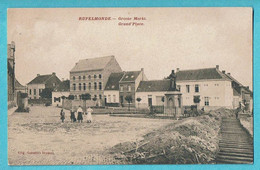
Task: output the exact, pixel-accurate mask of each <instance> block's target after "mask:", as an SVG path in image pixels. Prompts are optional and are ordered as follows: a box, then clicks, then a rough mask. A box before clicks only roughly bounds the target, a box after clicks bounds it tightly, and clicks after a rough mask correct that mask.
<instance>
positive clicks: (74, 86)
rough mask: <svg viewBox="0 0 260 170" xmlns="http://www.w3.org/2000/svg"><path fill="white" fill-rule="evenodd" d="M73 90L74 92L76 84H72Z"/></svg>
mask: <svg viewBox="0 0 260 170" xmlns="http://www.w3.org/2000/svg"><path fill="white" fill-rule="evenodd" d="M73 90H74V91H75V90H76V84H75V83H74V84H73Z"/></svg>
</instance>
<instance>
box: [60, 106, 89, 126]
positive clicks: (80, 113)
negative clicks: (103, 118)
mask: <svg viewBox="0 0 260 170" xmlns="http://www.w3.org/2000/svg"><path fill="white" fill-rule="evenodd" d="M86 111H87V123H91V122H92V112H93V110H92V109H91V108H90V107H88V109H87V110H86ZM83 115H84V111H83V109H82V107H81V106H79V107H78V109H77V111H76V115H75V112H74V111H73V110H72V109H71V110H70V120H71V122H76V121H77V120H78V123H82V121H83ZM76 116H77V118H76ZM60 119H61V121H62V122H64V120H65V112H64V110H63V109H61V112H60Z"/></svg>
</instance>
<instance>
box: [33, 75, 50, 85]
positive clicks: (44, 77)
mask: <svg viewBox="0 0 260 170" xmlns="http://www.w3.org/2000/svg"><path fill="white" fill-rule="evenodd" d="M51 76H52V74H48V75H39V76H37V77H35V78H34V79H33V80H32V81H30V82H29V83H28V84H44V83H45V82H46V81H47V80H48V79H49V78H50V77H51Z"/></svg>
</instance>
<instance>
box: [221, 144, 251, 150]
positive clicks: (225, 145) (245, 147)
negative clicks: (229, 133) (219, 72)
mask: <svg viewBox="0 0 260 170" xmlns="http://www.w3.org/2000/svg"><path fill="white" fill-rule="evenodd" d="M219 147H231V148H244V149H247V148H248V149H252V148H253V146H252V145H233V144H226V143H220V144H219Z"/></svg>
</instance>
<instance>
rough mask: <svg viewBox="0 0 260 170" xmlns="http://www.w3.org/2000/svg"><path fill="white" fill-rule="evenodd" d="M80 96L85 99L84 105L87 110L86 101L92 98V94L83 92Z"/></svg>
mask: <svg viewBox="0 0 260 170" xmlns="http://www.w3.org/2000/svg"><path fill="white" fill-rule="evenodd" d="M80 96H81V97H80V98H81V99H82V100H83V101H84V102H83V105H84V106H83V109H85V111H86V101H87V100H90V99H91V95H90V94H89V93H85V94H82V95H80Z"/></svg>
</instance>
